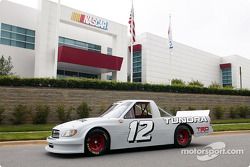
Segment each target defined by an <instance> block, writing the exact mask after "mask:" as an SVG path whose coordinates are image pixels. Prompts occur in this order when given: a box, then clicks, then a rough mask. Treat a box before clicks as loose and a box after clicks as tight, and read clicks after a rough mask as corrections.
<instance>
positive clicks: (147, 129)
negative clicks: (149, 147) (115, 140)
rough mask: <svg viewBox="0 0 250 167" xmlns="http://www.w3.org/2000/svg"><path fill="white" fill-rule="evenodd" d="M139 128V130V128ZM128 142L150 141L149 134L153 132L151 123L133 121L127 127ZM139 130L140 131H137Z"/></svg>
mask: <svg viewBox="0 0 250 167" xmlns="http://www.w3.org/2000/svg"><path fill="white" fill-rule="evenodd" d="M139 127H140V128H139ZM129 129H130V131H129V135H128V142H129V143H134V142H135V141H137V142H147V141H151V139H152V136H151V135H150V134H149V133H151V132H152V131H153V130H154V122H153V121H139V122H138V121H133V122H131V123H130V125H129ZM138 129H140V130H138Z"/></svg>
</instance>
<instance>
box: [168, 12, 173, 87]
mask: <svg viewBox="0 0 250 167" xmlns="http://www.w3.org/2000/svg"><path fill="white" fill-rule="evenodd" d="M168 35H169V36H168V38H169V39H168V40H169V64H170V65H169V66H170V79H169V82H170V85H172V80H173V78H172V77H173V76H172V75H173V74H172V73H173V72H172V71H173V69H172V55H173V45H172V42H173V41H172V30H171V14H169V34H168Z"/></svg>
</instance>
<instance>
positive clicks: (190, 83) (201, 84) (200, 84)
mask: <svg viewBox="0 0 250 167" xmlns="http://www.w3.org/2000/svg"><path fill="white" fill-rule="evenodd" d="M188 86H193V87H201V88H202V87H204V84H203V83H201V82H200V81H198V80H197V81H191V82H189V83H188Z"/></svg>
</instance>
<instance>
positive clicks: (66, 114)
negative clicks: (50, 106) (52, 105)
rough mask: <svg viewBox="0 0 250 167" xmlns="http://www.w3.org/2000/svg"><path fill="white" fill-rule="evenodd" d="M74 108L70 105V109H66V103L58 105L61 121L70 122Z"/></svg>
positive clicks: (57, 110)
mask: <svg viewBox="0 0 250 167" xmlns="http://www.w3.org/2000/svg"><path fill="white" fill-rule="evenodd" d="M72 110H73V108H72V107H70V108H69V110H68V111H65V106H64V105H59V106H57V109H56V112H57V115H58V119H59V120H60V122H62V123H63V122H68V121H70V120H71V112H72Z"/></svg>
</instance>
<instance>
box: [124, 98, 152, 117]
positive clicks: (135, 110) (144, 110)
mask: <svg viewBox="0 0 250 167" xmlns="http://www.w3.org/2000/svg"><path fill="white" fill-rule="evenodd" d="M124 118H125V119H143V118H152V113H151V109H150V103H145V102H138V103H136V104H135V105H134V106H133V107H132V108H131V109H130V110H129V111H128V112H127V114H126V115H125V116H124Z"/></svg>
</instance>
